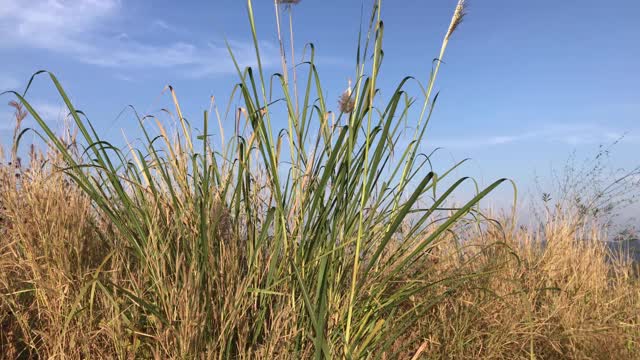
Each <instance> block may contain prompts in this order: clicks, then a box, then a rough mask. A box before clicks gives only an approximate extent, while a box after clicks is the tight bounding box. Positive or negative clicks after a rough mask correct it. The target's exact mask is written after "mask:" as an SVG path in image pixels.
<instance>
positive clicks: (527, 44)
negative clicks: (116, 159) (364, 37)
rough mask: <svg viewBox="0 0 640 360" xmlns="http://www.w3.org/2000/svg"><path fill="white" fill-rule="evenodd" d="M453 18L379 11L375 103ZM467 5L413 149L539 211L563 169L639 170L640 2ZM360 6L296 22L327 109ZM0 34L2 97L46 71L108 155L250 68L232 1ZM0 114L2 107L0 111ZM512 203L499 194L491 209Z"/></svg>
mask: <svg viewBox="0 0 640 360" xmlns="http://www.w3.org/2000/svg"><path fill="white" fill-rule="evenodd" d="M455 3H456V2H455V0H431V1H425V0H404V1H398V0H393V1H391V0H386V1H383V4H382V18H383V20H384V22H385V38H384V43H383V48H384V51H385V59H384V64H383V67H382V70H381V77H380V81H379V83H378V85H379V87H380V88H381V91H382V94H383V95H384V94H385V92H386V93H389V92H392V91H393V89H395V86H396V85H397V83H398V82H399V81H400V80H401V79H402V78H403V77H404V76H407V75H412V76H416V77H418V78H419V79H420V80H421V81H423V82H426V81H427V78H428V76H429V71H430V69H431V61H432V59H433V58H435V57H436V56H437V54H438V51H439V49H440V44H441V41H442V37H443V35H444V33H445V32H446V30H447V27H448V24H449V21H450V18H451V14H452V11H453V9H454V7H455ZM468 5H469V6H468V15H467V16H466V17H465V19H464V22H463V24H462V25H461V26H460V28H459V29H458V30H457V31H456V33H455V34H454V36H453V38H452V40H451V42H450V44H449V47H448V50H447V53H446V55H445V58H444V59H443V60H444V64H443V65H442V67H441V70H440V75H439V76H440V77H439V79H438V82H437V83H436V86H435V88H436V90H437V91H439V92H440V96H439V99H438V104H437V106H436V110H435V112H434V115H433V118H432V120H431V123H430V128H429V131H428V135H427V138H426V140H425V144H423V146H424V147H425V148H426V149H428V148H434V147H442V148H443V150H442V151H441V152H440V153H439V154H440V155H439V156H440V161H441V163H442V164H443V166H446V165H447V164H452V163H453V162H455V161H456V160H460V159H463V158H467V157H469V158H471V159H472V160H471V161H470V162H469V163H468V165H467V166H466V167H463V168H462V169H461V170H459V171H458V172H457V174H458V175H460V176H462V175H471V176H474V177H475V178H477V179H478V181H479V182H480V183H481V184H484V185H487V184H489V183H490V182H491V181H492V180H495V179H497V178H501V177H508V178H511V179H513V180H515V181H516V183H517V184H518V187H519V189H521V190H520V193H521V195H522V194H524V195H526V194H530V196H536V195H535V192H536V190H535V189H536V187H535V186H534V185H535V182H536V181H538V182H541V183H542V184H543V188H544V187H545V186H547V185H546V183H547V182H548V181H549V178H550V176H551V175H550V174H551V173H552V169H559V168H560V167H562V166H563V165H564V164H565V162H566V161H567V159H568V158H569V157H570V156H571V154H572V153H576V154H578V155H577V156H578V157H579V158H580V157H584V158H588V157H590V156H593V155H594V154H595V153H596V152H597V151H598V146H599V145H608V144H611V143H612V142H614V141H616V140H619V139H621V140H620V141H619V142H618V143H617V144H616V145H615V146H614V147H613V148H612V153H611V157H610V159H611V167H612V168H620V167H624V168H628V169H631V168H633V167H635V166H637V165H638V164H640V157H638V155H637V154H638V153H639V152H638V149H640V85H639V84H640V70H639V69H638V65H637V64H638V60H639V59H640V43H639V42H638V38H640V22H638V21H637V14H638V13H639V12H640V2H638V1H637V0H609V1H602V0H597V1H596V0H581V1H577V0H566V1H557V0H537V1H513V0H482V1H480V0H470V1H469V2H468ZM370 6H371V0H364V1H362V0H325V1H317V0H302V1H301V2H300V4H298V5H297V6H295V7H294V9H293V16H294V31H295V37H296V43H297V45H296V48H297V49H298V50H297V51H299V53H300V51H301V49H302V47H303V45H304V44H305V43H308V42H313V43H314V45H315V47H316V49H317V54H318V56H317V63H318V69H319V71H320V75H321V77H322V82H323V85H324V86H325V89H326V91H327V94H326V96H327V98H328V99H337V98H338V96H339V95H340V93H341V92H342V91H343V90H344V88H345V87H346V84H347V79H349V78H351V77H353V65H354V60H355V49H356V44H357V36H358V31H359V28H360V19H361V14H362V9H363V8H364V9H365V13H366V12H367V11H368V10H367V9H369V8H370ZM254 11H255V14H256V22H257V24H256V25H257V27H258V33H259V40H260V44H261V51H262V54H263V61H264V66H265V68H266V70H267V71H268V72H275V71H278V66H279V58H278V46H277V42H276V35H275V18H274V10H273V2H272V1H267V0H254ZM0 32H2V34H4V35H3V36H2V37H0V63H1V65H2V66H0V92H1V91H4V90H9V89H13V90H23V89H24V87H25V85H26V83H27V82H28V80H29V78H30V76H31V75H32V74H33V73H34V72H36V71H37V70H41V69H45V70H49V71H51V72H53V73H54V74H55V75H56V76H57V77H58V78H59V79H60V81H61V83H62V85H63V86H64V88H65V89H66V91H67V92H68V93H69V94H70V96H71V98H72V100H73V102H74V104H75V105H76V107H77V108H79V109H81V110H83V111H84V112H85V113H86V114H87V115H88V117H89V119H91V121H92V122H93V124H94V125H95V126H96V127H97V129H98V130H99V131H100V132H101V133H102V134H104V136H105V137H107V138H111V139H118V138H122V135H123V133H124V134H125V135H126V136H127V137H131V138H135V137H137V136H139V133H138V132H136V126H137V125H136V123H135V120H134V118H133V117H132V116H130V115H127V113H126V111H125V113H124V115H122V114H121V113H122V112H123V110H126V109H127V106H128V105H132V106H134V107H135V108H136V109H137V111H139V112H140V113H149V112H157V111H158V110H159V109H161V108H163V107H168V106H169V104H170V98H169V97H168V95H167V93H166V92H163V90H164V88H165V86H166V85H169V84H170V85H172V86H173V87H174V88H175V89H176V92H177V94H178V97H179V99H180V102H181V105H182V108H183V110H184V112H185V113H186V114H187V117H189V116H191V117H193V118H197V117H198V116H201V114H202V111H203V110H205V109H207V108H208V107H209V101H210V97H211V96H216V98H217V99H219V100H218V102H219V103H223V104H226V101H228V99H229V95H230V93H231V89H232V87H233V85H234V84H235V83H236V81H237V75H236V73H235V69H234V67H233V64H232V62H231V60H230V58H229V56H228V53H227V50H226V48H225V39H227V40H228V41H229V42H230V44H231V46H232V48H233V50H234V52H235V54H236V56H237V57H238V59H239V61H240V63H241V64H243V65H251V64H254V63H255V61H254V56H253V47H252V43H251V34H250V28H249V26H248V21H247V16H246V2H245V1H242V0H208V1H180V2H177V1H164V0H154V1H151V0H0ZM28 99H29V100H30V101H31V102H32V103H33V104H34V105H35V107H36V108H37V109H39V111H40V113H41V114H42V115H43V116H44V117H45V119H47V120H48V121H50V122H52V123H54V124H55V123H56V122H57V123H60V121H61V118H62V117H63V116H62V115H63V108H62V107H61V102H60V100H59V96H57V95H56V92H55V88H54V86H53V84H52V83H51V82H50V81H49V80H48V79H47V78H46V77H44V76H40V77H39V78H38V79H37V80H36V82H35V84H34V86H33V88H32V89H31V90H30V91H29V94H28ZM9 100H11V97H10V96H8V95H4V97H3V99H2V102H3V103H6V102H8V101H9ZM0 105H2V103H0ZM10 114H11V112H10V109H9V108H8V107H6V108H3V107H2V106H0V143H4V144H6V143H7V142H8V141H10V136H11V132H12V127H13V124H12V123H11V121H10ZM5 119H6V120H5ZM25 125H26V126H32V125H33V123H32V122H29V121H27V123H26V124H25ZM536 179H538V180H536ZM523 190H524V191H523ZM510 194H511V190H510V188H509V187H504V188H503V189H502V190H499V191H498V194H496V195H495V198H496V199H497V200H496V201H498V202H499V201H502V200H505V199H508V198H509V196H511V195H510Z"/></svg>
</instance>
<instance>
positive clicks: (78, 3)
mask: <svg viewBox="0 0 640 360" xmlns="http://www.w3.org/2000/svg"><path fill="white" fill-rule="evenodd" d="M121 11H123V9H122V4H121V1H119V0H0V32H2V33H3V34H12V36H4V37H2V38H1V39H0V47H5V48H6V47H13V48H20V47H28V48H33V49H41V50H47V51H51V52H55V53H59V54H63V55H65V56H68V57H71V58H73V59H75V60H76V61H80V62H83V63H86V64H92V65H96V66H101V67H108V68H129V69H137V70H139V69H149V68H157V69H167V68H175V69H176V70H177V71H178V73H181V74H183V75H188V76H207V75H212V74H223V73H232V72H234V71H235V68H234V66H233V63H232V61H231V59H230V57H229V55H228V52H227V49H226V46H225V44H224V43H222V42H220V43H196V42H192V41H191V40H189V41H174V42H170V43H160V42H158V43H149V42H142V41H138V40H136V39H135V38H134V37H133V36H132V35H131V34H128V33H126V32H119V33H118V34H117V35H114V32H113V31H112V30H110V29H111V28H116V27H122V26H121V24H119V23H118V20H119V19H120V17H119V16H118V15H119V14H120V13H121ZM153 24H154V25H155V26H157V27H160V28H163V29H165V30H171V31H175V29H174V28H173V27H172V26H170V25H168V24H167V23H166V22H163V21H161V20H156V21H155V22H154V23H153ZM231 45H232V49H233V51H234V54H235V55H236V58H237V59H238V62H239V63H240V65H241V66H243V67H244V66H248V65H253V63H254V60H253V59H254V58H255V55H254V52H253V45H252V44H251V43H249V42H238V41H235V42H233V43H232V44H231ZM261 47H262V49H261V50H262V51H263V62H264V64H265V66H271V65H275V64H277V61H276V60H277V48H276V47H275V46H274V45H272V44H268V43H264V44H261Z"/></svg>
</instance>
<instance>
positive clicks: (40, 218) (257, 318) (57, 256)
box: [0, 0, 637, 358]
mask: <svg viewBox="0 0 640 360" xmlns="http://www.w3.org/2000/svg"><path fill="white" fill-rule="evenodd" d="M290 3H291V2H284V1H275V3H274V5H275V8H276V9H275V10H276V14H278V15H277V16H278V19H279V16H280V12H281V10H282V7H283V6H291V4H290ZM247 14H248V18H249V24H250V27H251V31H252V35H253V40H254V44H255V52H256V60H257V66H256V67H255V68H244V69H243V68H240V66H239V65H238V63H237V62H236V60H235V58H234V55H233V51H232V49H231V48H229V54H230V57H231V58H232V59H233V61H234V63H235V64H236V69H237V73H238V83H237V84H236V86H235V87H234V88H233V93H232V97H233V96H238V98H239V99H241V102H242V106H241V107H239V108H235V109H231V110H230V111H229V113H232V114H233V116H234V120H235V123H236V125H235V129H234V133H233V134H232V135H231V136H230V137H229V138H228V139H225V138H224V137H221V141H220V142H218V143H216V142H214V141H212V137H213V136H214V135H212V134H213V132H214V130H212V129H213V128H214V127H216V126H215V122H217V127H218V129H219V131H220V133H222V132H223V126H222V123H223V121H224V117H221V116H219V112H218V111H217V107H216V109H215V111H205V112H204V113H203V118H202V121H201V123H200V125H199V126H198V127H199V128H200V130H196V129H195V127H194V126H193V125H192V124H191V123H190V122H189V121H188V120H187V119H185V118H184V116H183V113H182V110H181V108H180V104H179V102H178V100H177V95H176V91H175V90H174V89H173V88H171V87H169V92H170V94H171V97H172V99H173V104H174V106H175V111H174V116H175V119H176V123H177V125H178V130H177V131H176V132H175V133H174V134H172V133H170V132H169V131H168V130H167V129H166V128H165V126H164V125H163V124H162V122H161V121H160V120H159V119H157V118H155V117H153V116H139V115H138V114H137V113H134V114H135V116H136V118H137V120H138V122H139V124H140V127H139V128H140V132H141V134H142V138H143V141H142V144H143V145H141V146H137V147H135V146H134V145H133V144H131V145H129V146H128V147H127V148H125V149H119V148H117V147H115V146H114V145H112V144H111V143H110V142H108V141H107V140H105V139H103V138H101V137H100V136H99V134H98V133H97V132H96V131H95V129H94V127H93V126H92V124H91V122H90V121H88V120H87V119H86V118H85V116H84V114H83V113H82V112H80V111H78V110H76V109H75V107H74V105H73V104H72V103H71V101H70V100H69V97H68V96H67V94H66V92H65V91H64V89H63V87H62V85H61V84H60V82H59V81H58V79H57V78H56V77H55V76H54V75H53V74H51V73H48V72H39V73H37V74H36V75H34V78H35V77H36V76H41V75H48V77H49V78H50V79H51V81H52V83H53V84H54V86H55V87H56V89H57V91H58V92H59V94H60V96H61V98H62V100H63V101H64V102H65V104H66V106H67V108H68V110H69V116H70V117H71V118H72V119H73V124H74V127H75V128H77V130H78V139H77V140H76V139H75V138H73V137H71V138H69V137H68V138H66V139H65V138H60V137H58V136H57V134H56V133H55V132H54V131H53V130H52V128H51V127H50V126H49V125H48V124H47V122H45V121H44V120H43V119H42V118H41V117H40V116H39V115H38V112H37V109H34V108H33V107H32V106H31V105H30V103H29V102H28V101H27V100H26V98H25V94H18V93H14V94H15V96H16V97H17V98H18V100H19V101H20V103H21V104H23V106H24V107H25V109H26V110H27V111H28V112H29V114H30V115H31V116H32V117H33V118H34V119H35V120H36V122H37V124H38V126H39V130H38V133H39V134H41V136H42V137H43V138H44V140H45V141H46V142H47V143H48V144H50V146H51V154H50V155H49V156H48V158H47V159H48V160H47V161H46V162H44V161H40V162H38V161H35V162H33V163H32V167H31V170H28V171H25V172H24V175H23V177H22V178H20V177H18V178H14V177H11V176H4V180H3V186H4V189H3V193H6V194H10V196H8V197H7V198H6V199H5V200H3V206H5V209H6V210H5V213H6V214H5V215H3V221H8V223H7V225H5V224H2V227H3V228H2V231H4V232H5V233H6V234H8V235H9V236H8V239H10V240H8V241H6V242H4V243H2V244H0V246H1V247H2V249H3V250H2V251H3V253H2V259H3V261H2V267H3V269H5V270H6V271H7V272H6V273H7V274H8V273H13V274H15V276H14V277H13V278H12V277H10V276H5V277H3V278H2V288H3V289H4V290H6V291H5V292H4V293H3V295H2V296H3V297H2V304H1V306H2V310H3V312H4V313H3V318H2V319H1V320H2V324H3V325H2V326H3V328H5V327H6V328H7V329H10V330H8V332H7V333H6V334H5V335H3V337H2V339H1V341H2V347H3V348H6V349H7V351H9V350H11V351H14V353H13V354H16V355H22V356H42V357H54V356H69V357H87V356H89V357H94V356H96V354H97V355H98V356H104V357H118V358H131V357H136V358H137V357H155V358H168V357H170V358H193V357H207V358H256V357H266V358H308V357H315V358H332V357H342V358H397V357H399V356H409V355H407V354H414V355H415V356H419V355H420V354H421V353H424V354H427V353H429V351H427V350H426V348H425V347H422V346H421V344H423V343H424V339H418V340H416V339H414V336H417V337H423V336H425V334H426V335H429V336H431V335H433V334H436V333H437V331H435V330H429V329H426V330H425V329H424V326H428V327H429V328H431V329H432V326H433V324H432V323H428V322H429V321H433V319H438V318H434V317H433V314H434V311H435V312H437V311H440V310H439V309H445V308H446V305H447V304H448V303H449V302H451V301H456V300H455V299H456V297H457V296H461V295H460V294H466V293H468V292H469V291H471V290H470V284H473V283H474V282H476V281H479V279H486V278H487V277H488V276H491V275H492V274H494V273H495V272H496V271H497V269H502V268H503V267H501V266H502V265H501V263H499V262H497V261H496V262H491V263H490V264H489V265H486V264H484V265H486V266H484V265H483V266H479V265H474V264H475V263H476V262H477V261H479V260H478V259H479V257H480V255H481V254H484V252H480V253H476V254H475V255H473V256H466V255H465V256H463V254H462V253H460V252H459V253H458V255H460V256H458V255H456V256H454V258H456V259H458V260H457V261H456V262H455V267H449V268H446V269H443V268H438V267H437V266H436V263H434V262H433V261H432V258H433V255H432V253H433V251H434V249H436V248H437V247H436V245H437V244H439V243H442V242H445V241H449V243H451V241H452V236H453V237H455V236H454V235H455V234H457V233H458V232H459V231H460V229H461V226H462V225H465V224H472V225H473V224H475V225H474V228H478V225H479V228H480V229H482V228H485V227H486V226H483V225H482V224H481V223H482V221H479V220H477V219H482V218H483V215H482V214H481V213H480V211H479V207H478V202H479V201H480V200H481V199H482V198H483V197H485V196H486V195H487V194H488V193H490V192H491V191H492V190H493V189H494V188H496V187H497V186H499V185H500V184H501V183H502V182H504V181H505V180H504V179H501V180H498V181H496V182H494V183H492V184H491V185H490V186H488V187H487V188H485V189H481V190H479V191H478V192H477V194H476V195H475V196H473V197H472V198H471V199H470V200H469V201H468V202H466V203H465V204H464V205H462V206H458V207H454V206H452V205H451V204H450V202H449V201H448V199H449V198H450V196H451V195H452V194H453V193H454V192H455V191H456V190H457V189H458V188H459V187H460V186H461V185H462V184H463V183H465V182H466V181H471V180H470V179H467V178H461V179H453V180H449V177H450V176H451V174H452V171H453V170H454V169H456V168H457V167H458V166H459V165H460V164H461V163H459V164H455V165H454V166H453V167H452V168H450V169H445V170H444V171H442V172H439V173H436V172H435V171H434V170H433V169H432V168H431V165H430V164H431V162H430V156H431V155H423V154H421V153H420V144H421V143H422V142H423V140H424V137H425V133H426V128H427V125H428V123H429V119H430V117H431V114H432V111H433V108H434V106H435V102H436V99H437V94H433V91H434V90H433V89H434V87H435V82H436V78H437V75H438V71H439V69H440V64H441V63H442V59H443V57H444V54H445V51H446V48H447V45H448V43H449V41H450V39H451V36H452V33H453V32H454V31H455V30H456V28H457V27H458V25H459V24H460V22H461V20H462V16H463V15H464V1H460V2H459V3H458V5H457V7H456V8H455V9H454V15H453V17H452V21H451V25H450V27H449V28H448V29H447V32H446V33H445V36H444V39H443V43H442V46H441V51H440V55H439V57H438V59H437V60H436V61H434V65H433V68H432V69H431V72H430V75H429V77H428V79H427V82H426V85H422V84H421V82H420V81H418V80H417V79H414V78H411V77H407V78H405V79H402V80H401V81H400V83H399V84H398V86H397V88H396V89H395V90H394V92H393V93H392V94H391V96H390V97H389V99H388V100H386V101H383V99H382V98H381V95H380V93H379V91H378V89H377V88H376V83H377V79H378V76H379V71H380V69H381V63H382V60H383V51H382V48H383V46H382V44H383V43H382V39H383V32H384V26H383V22H382V21H381V2H380V1H377V2H376V3H375V4H374V7H373V10H372V13H371V17H370V20H369V26H368V27H367V29H366V30H365V31H364V32H362V33H361V34H360V40H359V43H358V48H357V64H356V70H355V75H354V77H353V78H354V79H355V82H354V87H353V89H351V87H350V88H349V90H348V91H347V92H346V93H345V94H343V96H342V97H341V104H342V105H343V106H341V109H339V111H338V112H333V111H331V110H330V109H331V108H332V106H331V105H329V104H330V103H331V101H328V100H327V99H325V98H324V90H323V87H322V85H321V83H320V74H319V71H318V68H317V67H316V64H315V48H314V47H313V45H308V46H307V47H306V50H307V52H308V53H309V57H308V59H307V60H306V61H303V62H300V63H297V62H296V59H295V57H294V53H293V47H292V48H291V49H292V51H291V54H290V55H291V61H290V64H287V57H286V54H285V50H284V46H282V45H281V47H280V48H281V57H282V64H283V69H282V73H276V74H273V75H271V76H268V75H266V74H265V73H264V72H265V70H264V69H263V67H262V61H261V57H260V48H259V46H258V41H257V38H258V35H257V34H258V30H257V28H256V25H255V21H254V12H253V7H252V2H251V0H249V1H247ZM289 14H291V13H289ZM277 31H278V34H279V39H282V36H280V20H278V30H277ZM292 31H293V30H292V28H290V32H291V34H290V39H293V33H292ZM280 41H281V44H282V40H280ZM292 46H293V45H292ZM368 59H370V61H367V60H368ZM288 65H292V67H291V68H289V66H288ZM369 66H370V67H369ZM292 69H295V70H292ZM367 69H368V70H367ZM289 71H294V72H293V83H292V82H291V81H290V79H291V77H290V76H289ZM298 80H300V81H299V82H298ZM32 81H33V78H32ZM409 82H415V83H417V84H419V85H420V86H419V87H420V89H421V90H422V93H421V94H420V95H421V97H422V103H421V104H420V105H419V106H417V109H418V111H417V113H418V115H417V118H416V119H411V121H414V122H415V124H416V127H415V132H414V133H413V135H411V136H412V137H411V141H410V142H409V144H408V145H407V146H406V147H404V148H403V147H402V146H401V145H400V144H401V139H402V134H401V133H402V131H403V130H404V129H403V127H402V123H403V121H404V120H407V119H408V118H409V117H410V115H411V114H413V112H412V111H411V109H412V108H413V107H415V104H416V101H415V100H414V98H412V97H410V96H409V95H408V94H407V93H406V92H405V90H404V88H405V87H406V86H407V84H408V83H409ZM30 83H31V82H30ZM292 89H293V90H292ZM292 92H293V95H292ZM298 94H299V96H298ZM345 104H347V105H348V106H344V105H345ZM212 117H213V118H214V120H213V122H214V123H213V124H212V119H211V118H212ZM283 124H284V125H283ZM278 126H284V127H283V128H282V129H280V130H278ZM24 131H27V130H24ZM24 131H23V132H21V133H20V135H18V136H17V141H16V143H19V140H20V139H21V137H22V134H24ZM74 144H76V145H74ZM35 158H36V159H38V157H37V156H35ZM41 160H42V159H41ZM3 169H5V168H3ZM444 184H446V186H445V185H444ZM438 185H441V186H440V187H438ZM41 199H42V200H41ZM39 201H45V203H44V204H41V203H39ZM5 203H6V204H5ZM43 209H44V210H43ZM21 214H28V215H26V216H29V218H28V219H26V221H23V219H22V218H21V216H23V215H21ZM34 214H37V215H35V216H34ZM74 214H77V216H74ZM5 216H6V218H7V220H4V217H5ZM509 229H510V227H509V226H507V229H506V230H505V231H507V232H508V231H510V230H509ZM493 239H494V240H493V241H490V242H483V243H481V244H479V245H478V246H480V248H481V249H495V248H503V247H508V244H506V243H505V242H504V235H503V236H502V237H494V238H493ZM498 242H499V243H500V244H501V245H499V244H498ZM455 243H456V244H458V251H460V248H459V247H460V243H459V242H455ZM512 245H513V244H512ZM483 251H484V250H483ZM487 251H488V250H487ZM512 253H514V252H512ZM485 259H486V260H491V258H490V257H486V258H485ZM514 259H517V256H515V257H514V256H512V255H509V256H502V257H500V260H504V262H505V263H509V264H510V263H512V262H513V261H514ZM451 264H453V263H451ZM444 270H447V271H444ZM489 285H491V284H488V285H487V286H489ZM492 286H493V285H492ZM635 304H637V302H636V303H635ZM636 320H637V319H636ZM437 321H441V322H443V323H438V324H439V326H442V327H443V328H442V330H443V331H444V329H445V327H447V325H445V324H444V322H446V321H447V320H446V318H439V319H438V320H437ZM634 321H635V320H634ZM5 324H6V325H5ZM425 324H428V325H425ZM632 326H635V325H632ZM5 344H7V345H5ZM532 344H534V343H533V342H532ZM419 346H420V349H422V350H419V349H418V347H419ZM531 346H532V352H531V353H532V354H533V353H535V349H534V348H533V346H534V345H531ZM417 349H418V350H417ZM432 354H436V353H435V352H432ZM411 356H413V355H411Z"/></svg>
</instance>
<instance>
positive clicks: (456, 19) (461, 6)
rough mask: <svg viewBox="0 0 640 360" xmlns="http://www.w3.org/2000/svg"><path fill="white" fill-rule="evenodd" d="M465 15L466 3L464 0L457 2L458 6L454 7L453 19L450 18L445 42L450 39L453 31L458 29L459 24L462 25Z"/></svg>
mask: <svg viewBox="0 0 640 360" xmlns="http://www.w3.org/2000/svg"><path fill="white" fill-rule="evenodd" d="M466 15H467V2H466V1H465V0H458V5H457V6H456V10H455V11H454V12H453V17H452V18H451V24H450V25H449V30H448V31H447V36H446V37H445V38H446V39H447V40H449V38H450V37H451V35H452V34H453V32H454V31H456V29H457V28H458V26H459V25H460V24H462V20H463V19H464V17H465V16H466Z"/></svg>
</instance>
